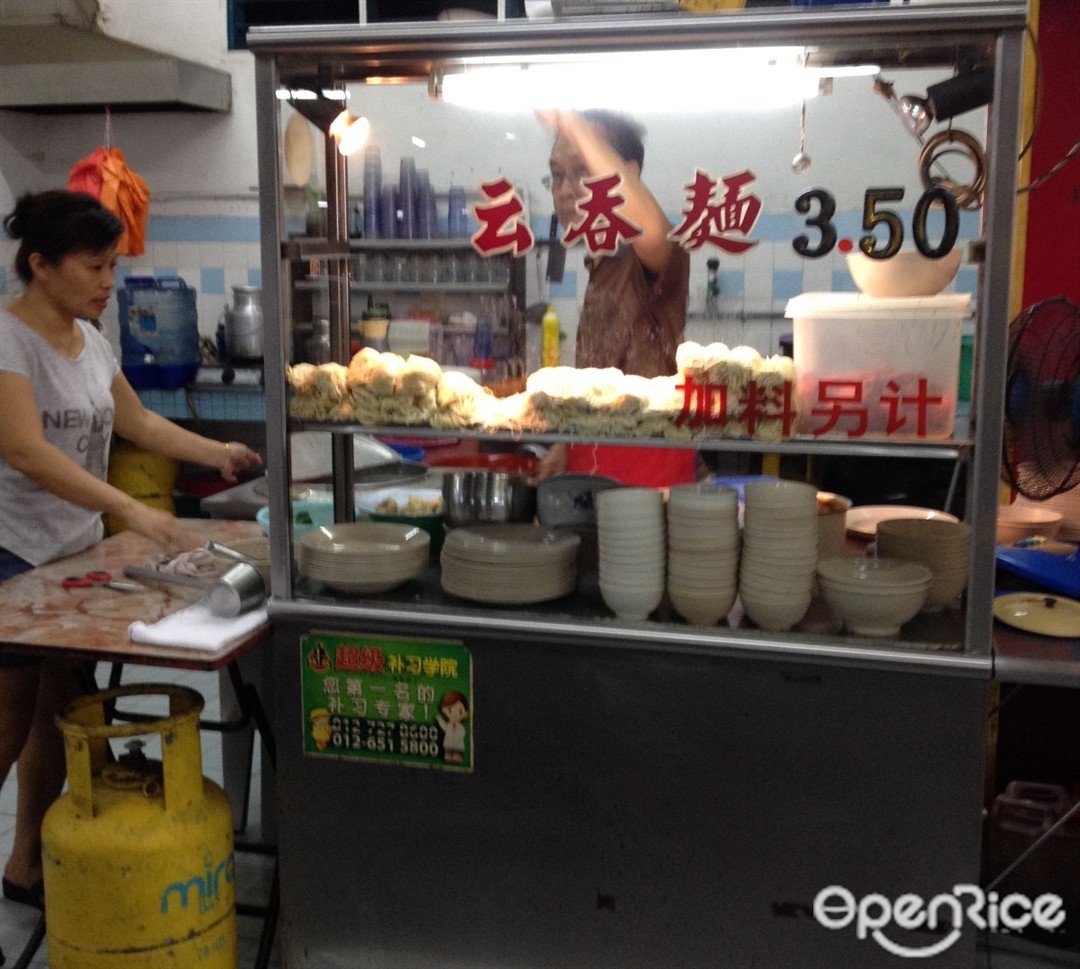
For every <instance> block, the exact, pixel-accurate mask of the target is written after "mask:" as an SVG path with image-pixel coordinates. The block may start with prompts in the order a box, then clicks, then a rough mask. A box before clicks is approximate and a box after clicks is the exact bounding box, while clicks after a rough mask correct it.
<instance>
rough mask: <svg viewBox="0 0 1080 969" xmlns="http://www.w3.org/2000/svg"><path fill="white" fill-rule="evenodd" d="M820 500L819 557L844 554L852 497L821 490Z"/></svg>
mask: <svg viewBox="0 0 1080 969" xmlns="http://www.w3.org/2000/svg"><path fill="white" fill-rule="evenodd" d="M817 501H818V517H817V529H818V558H819V559H827V558H831V557H832V556H834V555H843V554H844V553H845V551H846V549H847V513H848V509H849V508H850V507H851V499H850V498H845V497H843V495H834V494H833V493H832V492H829V491H819V492H818V494H817Z"/></svg>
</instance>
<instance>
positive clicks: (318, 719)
mask: <svg viewBox="0 0 1080 969" xmlns="http://www.w3.org/2000/svg"><path fill="white" fill-rule="evenodd" d="M308 716H309V718H310V719H311V739H312V740H314V741H315V746H316V747H318V748H319V750H326V745H327V744H328V743H330V736H331V734H332V733H333V731H332V730H331V729H330V711H329V710H327V709H326V708H325V707H316V708H315V709H314V710H312V711H311V713H309V714H308Z"/></svg>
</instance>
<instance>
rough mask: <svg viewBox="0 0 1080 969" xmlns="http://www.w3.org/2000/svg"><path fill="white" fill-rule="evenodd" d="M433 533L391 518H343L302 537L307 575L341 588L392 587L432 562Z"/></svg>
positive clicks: (299, 556) (299, 550)
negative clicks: (348, 519)
mask: <svg viewBox="0 0 1080 969" xmlns="http://www.w3.org/2000/svg"><path fill="white" fill-rule="evenodd" d="M430 542H431V536H430V535H428V533H427V532H425V531H424V530H423V529H422V528H416V527H415V526H413V525H399V524H394V523H391V522H342V523H340V524H337V525H326V526H324V527H321V528H313V529H311V531H308V532H304V533H303V534H302V535H300V536H299V537H298V538H297V539H296V565H297V568H298V569H299V571H300V574H301V575H306V576H307V577H308V578H309V579H316V580H317V581H319V582H323V583H325V584H326V585H328V586H330V588H331V589H336V590H337V591H338V592H348V593H361V594H362V593H366V592H386V591H387V590H388V589H393V588H394V587H396V586H399V585H401V584H402V583H403V582H407V581H408V580H409V579H412V578H415V577H416V576H417V575H419V574H420V573H421V572H422V571H423V570H424V566H425V565H427V557H428V545H429V544H430Z"/></svg>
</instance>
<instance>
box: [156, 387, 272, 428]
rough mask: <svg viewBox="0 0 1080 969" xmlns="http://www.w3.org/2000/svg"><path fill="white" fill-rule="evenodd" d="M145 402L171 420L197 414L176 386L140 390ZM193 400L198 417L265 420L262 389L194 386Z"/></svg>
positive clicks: (214, 419) (210, 419)
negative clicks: (214, 388)
mask: <svg viewBox="0 0 1080 969" xmlns="http://www.w3.org/2000/svg"><path fill="white" fill-rule="evenodd" d="M139 399H140V400H141V401H142V402H143V406H144V407H147V408H149V409H150V410H152V411H156V412H157V413H159V414H161V415H162V416H164V417H168V418H170V419H172V420H186V419H188V418H191V417H193V416H195V415H193V414H192V413H191V408H190V407H189V406H188V401H187V395H186V394H185V393H184V390H183V388H179V389H177V390H140V391H139ZM191 401H192V403H193V404H194V406H195V412H196V414H197V415H198V417H199V418H201V419H202V420H207V421H259V422H262V421H265V420H266V407H265V405H264V403H263V396H262V391H261V390H259V389H257V388H252V389H251V390H250V391H236V390H229V391H222V390H209V391H208V390H193V391H191Z"/></svg>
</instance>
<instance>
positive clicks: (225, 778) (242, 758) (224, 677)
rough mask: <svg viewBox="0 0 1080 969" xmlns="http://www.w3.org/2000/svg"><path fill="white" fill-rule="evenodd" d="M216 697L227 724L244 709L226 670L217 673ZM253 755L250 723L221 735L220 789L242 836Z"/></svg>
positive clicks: (235, 830) (247, 804) (253, 743)
mask: <svg viewBox="0 0 1080 969" xmlns="http://www.w3.org/2000/svg"><path fill="white" fill-rule="evenodd" d="M241 662H243V660H242V661H241ZM218 697H219V702H220V703H221V720H222V721H224V722H228V721H230V720H236V719H239V718H240V716H241V715H242V714H243V709H242V707H241V704H240V701H239V699H238V698H237V696H236V691H235V688H234V687H233V684H232V678H231V677H230V675H229V673H228V671H227V670H221V671H219V672H218ZM254 753H255V728H254V725H253V724H252V725H249V726H247V727H246V728H244V729H243V730H234V731H226V732H223V733H222V734H221V770H222V782H223V784H222V786H223V787H224V788H225V796H226V797H228V799H229V804H231V805H232V811H233V831H234V832H236V833H237V834H242V833H243V832H244V831H246V830H247V825H248V807H249V804H250V801H251V766H252V758H253V757H254Z"/></svg>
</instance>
